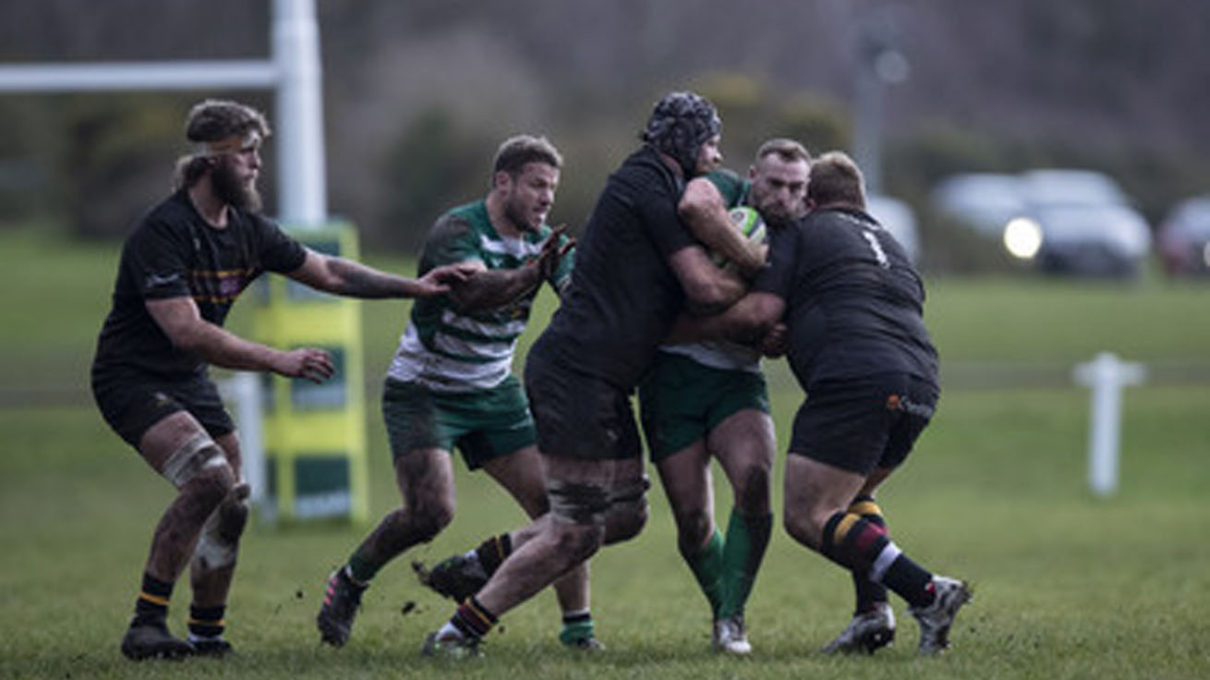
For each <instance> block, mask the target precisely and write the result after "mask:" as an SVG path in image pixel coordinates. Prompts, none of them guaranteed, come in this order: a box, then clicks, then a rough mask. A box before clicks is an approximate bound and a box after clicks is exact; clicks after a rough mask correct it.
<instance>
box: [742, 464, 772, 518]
mask: <svg viewBox="0 0 1210 680" xmlns="http://www.w3.org/2000/svg"><path fill="white" fill-rule="evenodd" d="M770 476H771V475H770V470H769V465H768V464H766V463H764V462H753V463H750V464H748V465H745V466H744V467H743V469H741V470H740V472H739V477H738V483H737V484H736V486H735V505H736V507H738V508H739V510H740V511H741V512H743V513H744V514H745V515H753V516H754V515H767V514H769V495H770Z"/></svg>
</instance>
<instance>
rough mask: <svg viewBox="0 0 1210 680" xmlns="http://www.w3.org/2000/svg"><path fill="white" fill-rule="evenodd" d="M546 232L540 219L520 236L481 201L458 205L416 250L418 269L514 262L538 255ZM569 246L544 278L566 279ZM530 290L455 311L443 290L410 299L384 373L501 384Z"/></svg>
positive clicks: (426, 381) (456, 385) (465, 387)
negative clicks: (507, 231)
mask: <svg viewBox="0 0 1210 680" xmlns="http://www.w3.org/2000/svg"><path fill="white" fill-rule="evenodd" d="M550 235H551V228H550V227H549V226H548V225H545V224H543V225H542V227H541V228H540V229H539V230H538V231H537V232H527V233H525V234H523V235H522V236H521V237H519V238H513V237H505V236H501V235H500V234H499V233H498V232H497V231H496V229H495V227H493V226H492V223H491V220H490V219H489V218H488V214H487V204H486V202H485V201H483V200H480V201H476V202H474V203H470V204H467V205H463V206H459V207H457V208H454V209H453V210H450V211H449V212H447V213H445V214H444V215H442V216H441V217H440V218H439V219H438V220H437V222H436V224H434V225H433V228H432V230H431V231H430V232H429V236H428V240H427V241H426V242H425V245H424V251H423V252H422V253H421V256H420V274H421V275H424V273H425V272H427V271H429V270H430V269H432V268H434V267H437V266H440V265H445V264H455V263H458V262H471V261H475V260H479V261H481V262H483V264H484V265H486V266H487V268H488V269H516V268H518V267H522V266H525V265H526V263H528V262H531V261H533V260H536V259H537V257H538V255H539V254H540V253H541V251H542V244H543V243H545V242H546V239H547V238H549V237H550ZM560 239H566V237H565V236H564V237H560ZM573 253H574V251H573V252H569V253H568V254H567V255H566V256H564V257H563V258H562V260H561V261H560V263H559V268H558V269H557V270H556V271H555V273H554V274H553V275H552V276H551V278H550V279H549V280H548V283H550V284H551V285H552V286H553V287H554V288H555V290H556V291H559V292H560V293H561V292H562V290H563V288H564V287H565V286H566V285H568V283H570V281H571V269H572V266H573V260H574V254H573ZM535 295H537V289H535V290H533V291H531V292H530V293H528V294H526V295H524V296H522V297H520V298H519V299H517V300H514V301H513V302H511V303H509V304H506V305H503V306H500V307H496V308H493V309H484V310H478V311H475V312H469V313H462V312H460V311H459V310H458V309H457V308H456V307H455V305H454V304H453V302H452V301H451V300H450V299H449V298H448V297H447V296H444V295H442V296H438V297H433V298H425V299H419V300H416V301H415V302H414V303H413V305H412V313H411V319H410V322H409V323H408V326H407V329H406V330H404V332H403V336H402V337H401V338H400V340H399V349H398V350H396V352H395V357H394V359H393V360H392V361H391V366H390V368H389V369H388V370H387V375H388V376H389V377H391V378H394V379H396V380H401V381H405V382H411V381H415V382H417V383H420V384H421V385H424V386H426V387H428V388H430V389H433V390H437V391H444V392H462V391H469V390H479V389H486V388H491V387H495V386H496V385H499V384H500V383H501V382H502V381H503V380H504V379H505V378H507V377H508V376H509V374H510V373H511V371H512V361H513V351H514V350H515V349H516V345H517V337H518V336H520V335H521V332H522V331H524V330H525V324H526V323H527V322H528V321H529V313H530V308H531V307H532V306H533V299H534V296H535Z"/></svg>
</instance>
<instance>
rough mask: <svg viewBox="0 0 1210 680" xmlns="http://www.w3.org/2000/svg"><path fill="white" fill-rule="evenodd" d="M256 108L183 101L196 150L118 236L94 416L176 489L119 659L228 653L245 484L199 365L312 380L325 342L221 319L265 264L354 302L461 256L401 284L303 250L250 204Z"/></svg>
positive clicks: (388, 292) (323, 362) (256, 160)
mask: <svg viewBox="0 0 1210 680" xmlns="http://www.w3.org/2000/svg"><path fill="white" fill-rule="evenodd" d="M268 134H269V126H268V124H267V122H266V121H265V118H264V116H263V115H262V114H261V113H260V112H258V111H256V110H254V109H252V108H249V107H247V106H244V105H243V104H239V103H236V102H231V101H220V100H206V101H203V102H201V103H199V104H198V105H196V106H195V107H193V109H192V110H191V111H190V112H189V116H188V119H187V121H186V126H185V136H186V137H187V138H188V140H189V141H190V142H192V143H193V144H194V149H193V150H192V153H190V154H188V155H187V156H185V157H183V158H182V159H181V160H180V161H179V162H178V165H177V176H176V180H177V187H178V188H177V191H176V192H175V193H173V194H172V195H171V196H170V197H168V198H167V199H165V200H164V201H162V202H161V203H160V204H159V205H157V206H155V207H154V208H153V209H152V210H151V211H150V212H149V213H147V215H145V216H144V217H143V218H142V219H141V220H140V221H139V223H138V224H137V225H136V226H135V228H134V231H133V232H132V233H131V234H130V236H129V237H128V238H127V239H126V243H125V245H124V246H123V249H122V256H121V262H120V264H119V266H118V276H117V281H116V283H115V286H114V293H113V306H112V308H111V310H110V312H109V315H108V316H107V317H106V319H105V324H104V326H103V327H102V329H101V333H100V337H99V338H98V340H97V349H96V355H95V358H94V360H93V364H92V390H93V395H94V398H95V399H96V402H97V405H98V406H99V407H100V410H101V414H102V415H103V416H104V418H105V420H106V422H107V423H109V425H110V427H112V428H113V429H114V430H115V431H116V432H117V433H118V434H119V435H120V436H121V437H122V439H124V440H125V441H126V442H127V443H129V444H130V445H131V446H132V447H134V448H135V449H136V450H137V451H138V452H139V454H140V455H141V456H142V457H143V459H144V460H146V461H147V464H148V465H150V466H151V467H152V468H153V469H154V470H155V471H156V472H157V473H159V474H160V475H162V476H163V477H165V478H166V479H167V480H168V481H169V482H171V483H172V484H173V485H174V486H175V487H176V488H177V496H176V498H175V499H174V500H173V501H172V503H171V504H170V505H169V506H168V509H167V510H166V511H165V512H164V514H163V516H162V517H161V518H160V520H159V524H158V525H157V527H156V530H155V534H154V536H153V538H152V543H151V550H150V555H149V556H148V558H147V562H146V565H145V568H144V572H143V582H142V590H141V592H140V594H139V596H138V598H137V600H136V603H135V615H134V618H133V620H132V621H131V624H130V627H129V629H128V630H127V632H126V634H125V635H124V636H123V638H122V644H121V650H122V653H123V654H124V655H126V656H127V657H128V658H131V659H135V660H139V659H145V658H151V657H169V658H177V657H181V656H186V655H190V654H208V655H219V656H221V655H223V654H225V653H227V652H229V651H230V649H231V645H230V644H229V643H228V642H227V641H226V640H224V639H223V637H222V633H223V630H224V626H225V624H224V621H223V617H224V614H225V611H226V603H227V593H228V590H229V589H230V585H231V578H232V575H233V573H234V570H235V560H236V551H237V548H238V544H239V537H240V535H241V534H242V533H243V528H244V524H245V522H246V520H247V514H248V510H247V505H246V499H247V496H248V491H249V488H248V486H247V484H245V483H244V482H243V481H242V476H241V473H240V449H239V440H238V439H237V437H236V433H235V428H234V424H233V423H232V421H231V418H230V416H229V415H228V414H227V412H226V410H225V409H224V408H223V404H222V402H221V401H220V400H219V395H218V391H217V389H216V387H215V385H214V383H213V382H211V380H210V378H209V376H208V373H207V366H208V365H209V364H214V365H217V366H222V367H224V368H232V369H238V370H251V371H272V372H274V373H277V374H279V375H283V376H287V377H291V378H306V379H309V380H312V381H315V382H322V381H324V380H326V379H327V378H329V377H331V375H332V374H333V371H334V367H333V364H332V359H331V357H330V356H329V355H328V353H327V352H324V351H323V350H319V349H313V348H299V349H294V350H288V351H287V350H277V349H273V348H271V347H267V346H265V345H261V344H258V343H255V342H251V341H249V340H245V339H243V338H240V337H238V336H236V335H234V334H233V333H231V332H229V331H227V330H224V329H223V327H222V324H223V321H224V319H225V318H226V316H227V312H228V311H229V310H230V308H231V305H232V304H233V303H234V302H235V299H236V297H238V296H239V294H240V292H241V291H243V290H244V289H245V288H246V287H247V286H248V285H249V284H250V283H252V281H253V280H254V279H256V278H257V277H258V276H260V275H261V274H262V273H263V272H265V271H272V272H278V273H282V274H285V275H287V276H289V277H290V278H292V279H294V280H296V281H299V282H301V283H304V284H306V285H308V286H311V287H312V288H316V289H318V290H322V291H326V292H329V293H335V294H338V295H348V296H353V297H362V298H387V297H394V298H414V297H427V296H432V295H439V294H442V293H445V292H447V291H448V290H449V285H450V284H453V283H456V282H458V281H461V280H463V279H464V278H465V277H466V275H467V272H466V271H465V270H464V268H462V267H449V268H444V269H439V270H433V271H430V272H428V273H427V274H426V275H425V276H423V277H421V278H419V279H407V278H402V277H398V276H394V275H391V274H387V273H384V272H381V271H378V270H375V269H371V268H369V267H366V266H364V265H361V264H357V263H355V262H351V261H349V260H345V259H342V258H338V257H329V256H327V255H322V254H320V253H317V252H315V251H313V250H310V249H308V248H305V247H303V246H302V245H301V244H299V243H298V242H297V241H295V240H294V239H292V238H290V237H288V236H286V235H285V234H284V233H282V231H281V230H280V229H279V228H278V227H277V225H276V224H274V223H273V222H271V221H270V220H268V219H266V218H265V217H263V216H262V215H260V213H259V209H260V197H259V194H258V193H257V191H256V179H257V175H258V174H259V172H260V168H261V159H260V146H261V142H262V140H263V139H264V138H265V137H266V136H268ZM187 564H190V565H191V585H192V589H193V602H192V605H191V607H190V617H189V630H190V634H189V640H188V641H185V640H180V639H178V638H176V637H173V636H172V635H171V634H170V633H169V632H168V628H167V626H166V623H165V621H166V618H167V612H168V603H169V600H170V598H171V596H172V589H173V585H174V584H175V582H176V580H177V578H178V577H179V576H180V575H181V573H182V572H183V571H184V569H185V566H186V565H187Z"/></svg>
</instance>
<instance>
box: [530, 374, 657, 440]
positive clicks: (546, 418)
mask: <svg viewBox="0 0 1210 680" xmlns="http://www.w3.org/2000/svg"><path fill="white" fill-rule="evenodd" d="M525 391H526V393H527V394H528V395H529V403H530V405H531V408H532V409H533V413H534V422H535V423H536V424H537V427H538V448H539V449H540V450H541V451H542V453H543V454H545V455H551V456H559V457H563V458H576V459H580V460H625V459H627V458H638V457H641V456H642V455H643V447H642V442H641V440H640V438H639V429H638V425H637V424H636V423H635V418H634V409H633V408H632V407H631V404H630V394H629V392H628V391H627V390H625V389H621V388H619V387H617V386H616V385H613V384H612V383H609V382H606V381H604V380H601V379H600V378H596V377H594V376H590V375H587V374H584V373H579V372H577V371H573V370H568V369H566V368H564V367H561V366H559V365H556V364H553V363H551V362H549V361H547V360H546V359H545V358H543V357H542V356H540V354H539V353H538V352H533V351H531V352H530V354H529V358H528V359H527V360H526V362H525Z"/></svg>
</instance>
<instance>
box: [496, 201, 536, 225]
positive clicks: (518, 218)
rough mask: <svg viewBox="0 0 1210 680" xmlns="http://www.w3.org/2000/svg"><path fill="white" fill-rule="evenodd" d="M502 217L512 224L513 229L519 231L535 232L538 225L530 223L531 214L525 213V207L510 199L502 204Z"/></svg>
mask: <svg viewBox="0 0 1210 680" xmlns="http://www.w3.org/2000/svg"><path fill="white" fill-rule="evenodd" d="M504 216H505V217H506V218H508V220H509V221H510V222H512V223H513V225H514V226H515V227H517V228H518V229H520V230H521V231H537V230H538V227H539V226H541V225H540V224H539V225H534V224H531V223H530V220H532V219H533V218H532V213H527V212H525V206H524V205H522V204H521V202H520V201H516V200H513V199H512V198H511V197H510V198H509V200H508V201H507V202H506V203H505V204H504Z"/></svg>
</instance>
